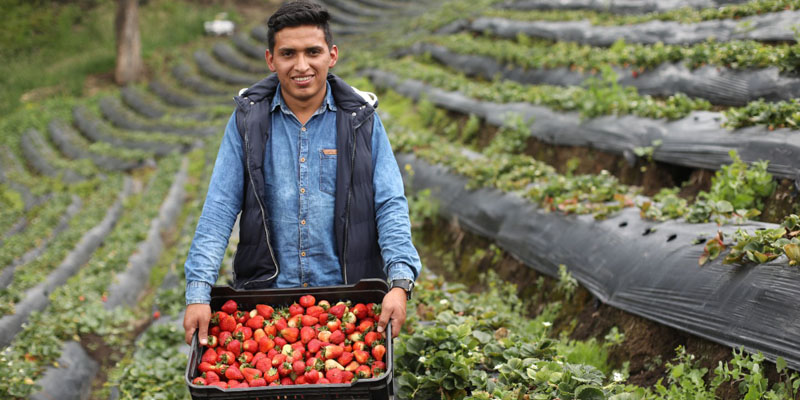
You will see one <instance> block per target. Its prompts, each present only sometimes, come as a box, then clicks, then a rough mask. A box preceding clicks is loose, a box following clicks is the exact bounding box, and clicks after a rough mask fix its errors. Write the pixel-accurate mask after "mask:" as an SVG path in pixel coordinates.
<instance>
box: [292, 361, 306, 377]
mask: <svg viewBox="0 0 800 400" xmlns="http://www.w3.org/2000/svg"><path fill="white" fill-rule="evenodd" d="M305 370H306V363H304V362H303V361H302V360H295V361H294V362H293V363H292V371H294V373H295V374H298V375H299V374H302V373H303V372H305Z"/></svg>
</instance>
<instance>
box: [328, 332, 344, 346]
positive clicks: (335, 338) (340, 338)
mask: <svg viewBox="0 0 800 400" xmlns="http://www.w3.org/2000/svg"><path fill="white" fill-rule="evenodd" d="M330 342H331V343H333V344H342V342H344V333H343V332H342V331H339V330H336V331H333V332H331V337H330Z"/></svg>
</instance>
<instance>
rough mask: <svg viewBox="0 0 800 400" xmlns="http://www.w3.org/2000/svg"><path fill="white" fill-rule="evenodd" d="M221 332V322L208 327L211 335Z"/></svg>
mask: <svg viewBox="0 0 800 400" xmlns="http://www.w3.org/2000/svg"><path fill="white" fill-rule="evenodd" d="M220 332H222V329H219V324H217V325H216V326H212V327H211V328H209V329H208V334H209V335H214V336H219V333H220Z"/></svg>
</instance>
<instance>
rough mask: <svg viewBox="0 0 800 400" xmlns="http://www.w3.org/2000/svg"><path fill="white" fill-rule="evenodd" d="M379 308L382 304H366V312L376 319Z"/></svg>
mask: <svg viewBox="0 0 800 400" xmlns="http://www.w3.org/2000/svg"><path fill="white" fill-rule="evenodd" d="M381 308H382V306H381V305H380V304H373V305H372V307H369V306H367V314H369V316H370V317H372V318H375V319H378V317H379V316H380V315H381ZM370 311H372V313H370ZM373 375H374V374H373Z"/></svg>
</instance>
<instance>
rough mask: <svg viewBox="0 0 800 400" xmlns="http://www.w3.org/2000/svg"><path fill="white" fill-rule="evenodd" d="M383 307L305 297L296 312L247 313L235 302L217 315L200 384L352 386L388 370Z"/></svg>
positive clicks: (293, 308)
mask: <svg viewBox="0 0 800 400" xmlns="http://www.w3.org/2000/svg"><path fill="white" fill-rule="evenodd" d="M380 308H381V307H380V305H376V304H373V303H369V304H362V303H359V304H356V305H355V306H352V307H350V303H349V302H348V303H345V302H339V303H336V304H335V305H331V304H330V303H329V302H328V301H326V300H322V301H320V302H319V303H317V302H316V299H315V298H314V296H311V295H306V296H302V297H300V300H299V302H298V303H294V304H292V305H291V306H289V308H288V309H278V310H275V309H273V308H272V307H270V306H268V305H264V304H258V305H256V308H255V309H253V310H250V311H249V312H248V311H240V310H239V307H238V305H237V304H236V302H235V301H233V300H228V301H227V302H226V303H225V304H224V305H223V306H222V309H221V311H217V312H216V313H214V314H213V315H212V318H211V325H210V327H209V335H208V346H207V347H206V349H205V351H204V353H203V357H202V360H201V363H200V366H199V367H198V370H199V374H200V376H198V377H197V378H195V379H194V380H193V381H192V383H194V384H195V385H214V386H219V387H221V388H223V389H233V388H242V387H259V386H275V385H301V384H325V383H350V382H354V381H356V380H357V379H365V378H371V377H377V376H379V375H380V374H382V373H384V372H385V371H386V364H385V363H384V360H383V358H384V354H385V353H386V346H385V345H384V337H385V336H384V333H378V332H377V331H376V328H377V327H378V325H377V322H378V316H379V315H380Z"/></svg>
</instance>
